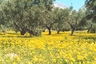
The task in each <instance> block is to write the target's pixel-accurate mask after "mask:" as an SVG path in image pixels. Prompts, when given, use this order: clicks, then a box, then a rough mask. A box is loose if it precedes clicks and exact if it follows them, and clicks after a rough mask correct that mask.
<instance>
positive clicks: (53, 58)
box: [0, 31, 96, 64]
mask: <svg viewBox="0 0 96 64" xmlns="http://www.w3.org/2000/svg"><path fill="white" fill-rule="evenodd" d="M47 34H48V32H43V33H42V36H40V37H35V36H32V37H29V34H25V35H24V36H21V35H20V34H19V33H15V32H14V31H13V32H12V31H11V32H10V31H9V32H7V34H6V35H3V34H2V32H0V64H96V34H94V33H87V32H86V31H82V32H81V31H76V32H75V33H74V36H70V35H69V34H70V31H69V32H61V33H60V34H56V32H52V35H47Z"/></svg>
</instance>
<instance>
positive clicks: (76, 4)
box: [56, 0, 85, 10]
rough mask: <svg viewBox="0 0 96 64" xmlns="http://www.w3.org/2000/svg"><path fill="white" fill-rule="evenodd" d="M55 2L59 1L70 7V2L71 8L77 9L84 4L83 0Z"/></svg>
mask: <svg viewBox="0 0 96 64" xmlns="http://www.w3.org/2000/svg"><path fill="white" fill-rule="evenodd" d="M56 2H60V3H62V4H64V5H66V6H68V7H70V6H71V3H72V6H73V9H74V10H78V9H79V8H81V7H82V6H83V5H84V3H85V0H56Z"/></svg>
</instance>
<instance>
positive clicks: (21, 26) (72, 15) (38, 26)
mask: <svg viewBox="0 0 96 64" xmlns="http://www.w3.org/2000/svg"><path fill="white" fill-rule="evenodd" d="M54 1H55V0H8V1H6V0H5V1H4V0H3V2H2V1H1V4H0V27H1V28H2V26H3V27H5V28H11V29H12V30H15V31H16V32H17V31H20V33H21V35H24V34H25V33H26V32H28V33H30V35H34V36H39V35H41V32H42V31H43V30H45V29H48V31H49V35H50V34H51V30H56V31H57V33H59V32H60V31H61V30H70V29H71V34H70V35H73V33H74V31H75V30H77V29H85V26H89V25H88V23H89V24H90V22H91V21H90V20H88V21H87V17H88V15H87V16H86V13H85V10H82V9H80V10H78V11H76V10H72V7H70V8H66V9H60V8H56V7H54V6H53V2H54ZM86 2H87V1H86ZM90 26H91V25H90ZM91 27H92V26H91ZM89 31H90V29H89Z"/></svg>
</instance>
